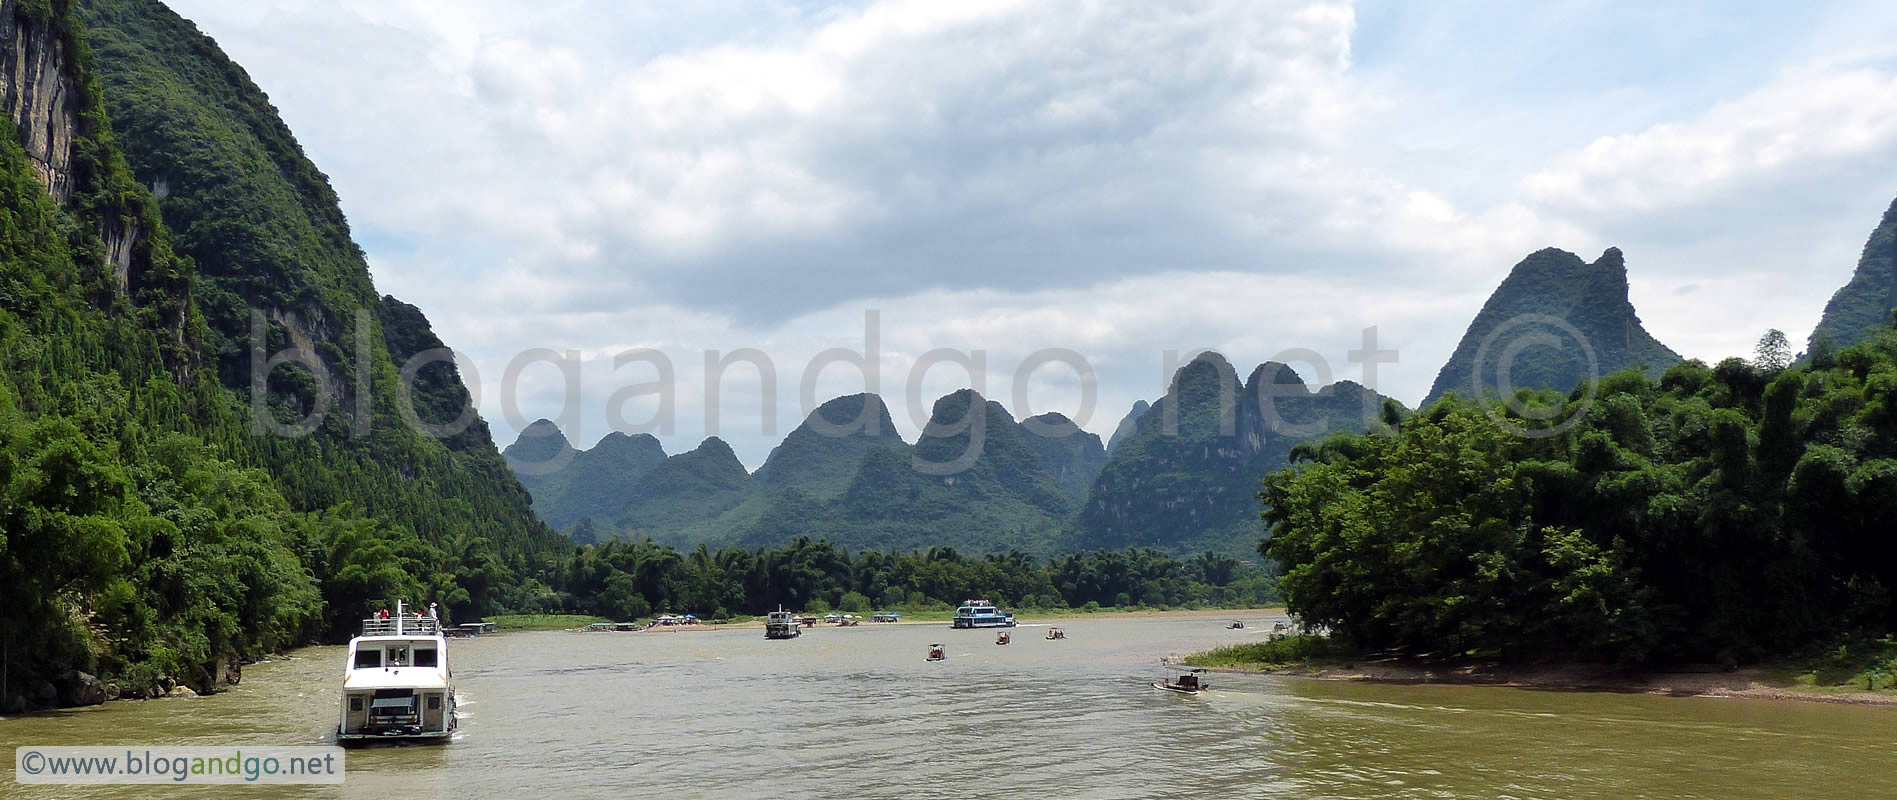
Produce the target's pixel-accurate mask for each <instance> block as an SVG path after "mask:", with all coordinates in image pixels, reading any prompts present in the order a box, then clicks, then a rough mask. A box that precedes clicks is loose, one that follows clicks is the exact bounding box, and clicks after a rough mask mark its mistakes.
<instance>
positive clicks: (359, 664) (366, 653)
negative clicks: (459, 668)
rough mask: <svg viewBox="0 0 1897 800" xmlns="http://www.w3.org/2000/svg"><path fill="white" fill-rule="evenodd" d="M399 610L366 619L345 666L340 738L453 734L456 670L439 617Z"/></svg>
mask: <svg viewBox="0 0 1897 800" xmlns="http://www.w3.org/2000/svg"><path fill="white" fill-rule="evenodd" d="M403 612H404V610H403V608H402V604H401V603H399V602H398V603H396V604H395V615H394V616H392V617H389V618H386V619H385V618H380V617H371V618H369V619H366V620H363V621H362V635H361V636H357V637H356V638H354V639H350V640H349V660H348V662H346V663H345V664H344V669H343V696H342V721H341V722H340V723H339V724H338V725H337V727H336V742H337V743H338V744H359V743H362V742H368V741H416V740H419V741H446V740H447V739H448V737H450V736H452V735H454V728H455V713H454V671H453V670H452V669H450V668H449V666H448V639H447V638H446V637H444V636H443V635H442V631H441V620H438V619H434V618H431V617H422V616H414V617H410V616H406V615H405V614H404V613H403Z"/></svg>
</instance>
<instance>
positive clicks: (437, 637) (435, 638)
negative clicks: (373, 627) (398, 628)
mask: <svg viewBox="0 0 1897 800" xmlns="http://www.w3.org/2000/svg"><path fill="white" fill-rule="evenodd" d="M378 642H438V643H440V645H441V646H442V647H447V646H448V637H446V636H443V635H441V634H439V633H404V634H399V635H398V634H393V633H391V634H387V635H376V636H358V637H356V638H354V639H350V640H349V643H350V644H352V645H353V644H357V643H362V644H375V643H378Z"/></svg>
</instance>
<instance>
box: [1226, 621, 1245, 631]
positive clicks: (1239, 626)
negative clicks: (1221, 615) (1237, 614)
mask: <svg viewBox="0 0 1897 800" xmlns="http://www.w3.org/2000/svg"><path fill="white" fill-rule="evenodd" d="M1225 629H1226V630H1231V631H1242V630H1244V629H1245V623H1244V622H1241V621H1239V620H1232V624H1230V625H1227V626H1225Z"/></svg>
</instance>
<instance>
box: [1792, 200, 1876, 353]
mask: <svg viewBox="0 0 1897 800" xmlns="http://www.w3.org/2000/svg"><path fill="white" fill-rule="evenodd" d="M1894 310H1897V200H1894V201H1892V202H1891V204H1890V208H1887V209H1885V210H1884V217H1883V219H1881V220H1879V221H1878V223H1877V227H1876V228H1874V229H1872V231H1871V236H1870V238H1869V239H1867V240H1865V242H1864V253H1863V255H1862V256H1860V257H1859V258H1858V262H1857V271H1856V272H1853V273H1852V274H1851V281H1850V282H1849V283H1846V284H1845V285H1844V286H1842V287H1840V288H1839V289H1838V291H1837V293H1836V294H1833V295H1832V296H1831V302H1828V303H1826V304H1825V315H1824V317H1823V318H1821V319H1820V320H1819V321H1818V327H1817V328H1816V329H1815V330H1813V331H1812V332H1811V341H1810V342H1809V343H1808V344H1807V348H1806V350H1807V355H1808V356H1809V355H1810V354H1812V353H1818V352H1821V351H1826V350H1829V351H1834V352H1835V351H1836V350H1838V349H1839V348H1843V347H1849V346H1851V345H1854V344H1857V343H1858V342H1861V341H1864V340H1865V339H1867V338H1870V337H1871V336H1873V335H1874V334H1876V332H1877V331H1879V330H1881V329H1883V328H1884V327H1885V326H1887V325H1889V324H1890V321H1891V313H1892V311H1894Z"/></svg>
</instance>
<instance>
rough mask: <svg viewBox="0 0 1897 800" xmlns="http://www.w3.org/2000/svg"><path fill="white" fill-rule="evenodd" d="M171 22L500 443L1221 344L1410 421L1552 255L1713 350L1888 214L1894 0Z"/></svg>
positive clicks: (906, 400) (990, 2) (1805, 331)
mask: <svg viewBox="0 0 1897 800" xmlns="http://www.w3.org/2000/svg"><path fill="white" fill-rule="evenodd" d="M172 6H173V8H175V9H176V10H177V11H178V12H179V13H180V14H182V15H183V16H185V17H186V18H189V19H191V20H193V21H194V22H196V23H197V25H198V26H199V28H200V29H202V30H203V31H204V32H206V33H207V34H209V35H210V36H211V37H212V38H214V39H215V40H217V42H218V43H219V44H220V45H221V46H222V47H223V48H224V50H225V51H226V52H227V53H228V54H229V55H230V56H231V57H232V58H233V59H234V60H236V61H237V62H238V63H239V64H241V65H242V66H243V67H244V68H245V69H246V70H247V71H248V72H249V74H250V76H251V78H252V79H253V80H254V81H255V82H256V83H257V84H258V85H259V86H260V87H262V88H263V90H264V91H265V92H266V93H268V94H269V96H270V98H271V100H272V102H273V103H274V104H275V105H276V106H277V108H278V109H279V111H280V112H281V113H282V115H283V117H284V119H285V121H286V122H287V123H288V124H289V126H290V127H291V129H292V130H293V131H295V133H296V136H297V137H298V140H299V141H300V142H301V143H302V145H303V147H304V149H305V151H306V152H307V153H308V155H309V156H310V158H311V159H312V160H313V161H315V163H316V164H317V166H318V167H320V168H321V169H322V170H324V172H326V173H327V174H328V175H329V177H330V180H331V182H332V183H333V184H334V185H335V188H336V190H337V193H338V194H339V196H340V197H341V199H342V205H343V210H344V212H345V213H346V214H347V215H348V218H349V221H350V224H351V226H352V229H353V231H354V233H355V236H356V239H357V241H358V242H359V243H360V244H361V245H362V247H363V249H364V250H365V251H366V253H367V255H368V260H369V264H370V268H371V271H372V272H373V275H374V278H375V281H376V285H377V287H378V288H379V289H380V290H381V291H383V292H385V293H389V294H393V295H395V296H396V297H399V298H401V299H402V300H405V301H407V302H410V303H413V304H415V305H417V306H419V307H420V308H421V309H422V310H423V311H424V312H425V313H426V314H427V315H428V318H429V319H430V321H431V322H432V323H433V326H434V328H435V331H436V333H437V334H438V335H439V336H440V337H441V338H442V340H443V341H445V342H446V343H448V344H449V345H450V346H451V347H453V348H455V350H456V351H457V358H458V360H459V362H460V365H461V368H462V370H463V375H464V378H466V379H468V381H469V382H470V383H471V384H473V385H474V388H475V389H476V393H477V396H478V397H477V403H478V405H479V407H480V409H481V412H482V416H483V417H484V418H486V419H487V420H488V421H489V423H490V424H491V425H492V426H493V427H494V433H495V437H496V440H497V442H498V443H500V444H502V445H505V444H507V443H509V442H511V441H512V440H513V439H514V437H515V433H516V432H517V431H518V430H519V429H520V428H522V427H524V426H525V425H526V424H527V423H528V422H530V421H532V420H534V419H537V418H541V417H546V418H553V419H556V420H558V421H559V422H560V424H561V426H562V428H563V429H565V430H566V432H567V434H568V437H569V438H570V439H572V440H573V441H574V443H575V444H576V445H578V446H581V447H585V446H588V445H590V444H591V443H592V442H594V441H595V440H597V439H599V438H600V437H602V436H604V435H606V434H607V433H608V432H610V431H612V430H615V429H618V430H625V431H628V432H637V431H649V432H652V433H654V434H655V435H658V436H659V438H660V439H661V440H662V441H663V442H664V444H665V446H666V449H667V451H668V452H673V453H677V452H683V451H685V450H689V449H691V448H693V447H694V446H696V445H697V444H698V442H699V440H701V439H702V438H704V437H705V436H706V435H708V434H716V435H718V436H720V437H721V438H723V439H724V440H726V441H727V442H729V443H730V444H731V446H732V447H733V449H734V450H735V451H736V453H737V455H738V456H739V458H740V459H741V460H742V461H744V462H745V464H746V465H747V466H749V467H751V468H753V469H755V468H756V467H757V466H759V465H760V464H762V463H763V461H764V459H765V457H766V456H767V454H768V453H769V452H770V449H771V447H772V446H773V445H775V444H776V442H777V441H778V440H780V439H781V438H782V437H783V436H784V435H785V434H787V433H788V432H789V431H790V430H791V429H792V428H794V427H795V426H796V425H797V424H798V422H799V421H800V420H801V419H802V417H803V416H804V414H805V412H806V411H807V410H808V409H809V407H810V406H811V404H813V403H816V402H821V401H822V400H825V399H828V398H830V397H834V396H838V395H842V394H849V393H853V392H860V391H863V390H864V389H865V388H874V389H876V390H878V391H880V393H881V394H883V395H884V397H885V398H886V399H887V401H888V404H889V406H890V408H891V410H892V412H893V413H894V415H895V418H896V424H897V427H898V428H899V429H900V430H901V431H902V432H903V434H904V436H905V438H908V439H910V440H912V441H913V439H914V437H915V434H916V432H917V431H918V430H919V429H920V427H921V426H922V424H923V423H924V422H925V421H926V419H927V413H928V407H929V405H930V404H931V403H932V402H933V400H934V399H935V398H936V397H939V396H940V395H942V394H945V393H947V392H949V391H953V390H955V389H958V388H963V387H966V386H970V385H974V386H975V387H976V388H978V389H980V390H981V391H982V392H983V393H984V394H985V395H986V396H988V397H989V398H991V399H995V400H999V401H1000V402H1002V403H1003V404H1004V405H1006V406H1007V407H1008V408H1009V409H1010V410H1011V411H1013V412H1014V413H1015V414H1016V416H1017V417H1025V416H1027V415H1028V414H1031V413H1032V414H1038V413H1044V412H1047V411H1059V412H1062V413H1064V414H1066V415H1068V416H1069V417H1073V418H1075V419H1076V421H1079V422H1080V423H1081V425H1082V426H1083V427H1085V428H1087V429H1088V430H1091V431H1094V432H1096V433H1099V434H1101V435H1102V437H1103V438H1104V437H1105V436H1106V435H1107V434H1109V433H1110V432H1111V431H1112V430H1113V428H1114V427H1115V426H1116V425H1117V424H1118V422H1119V421H1120V419H1121V417H1122V416H1123V415H1124V414H1125V413H1126V411H1127V409H1128V407H1129V406H1131V405H1132V403H1133V402H1134V401H1135V400H1140V399H1145V400H1153V399H1156V398H1157V397H1159V396H1160V395H1161V394H1163V393H1164V391H1165V386H1166V382H1167V380H1168V378H1169V376H1170V373H1171V371H1172V369H1174V368H1176V366H1177V365H1178V364H1180V363H1182V362H1183V361H1184V360H1186V359H1189V358H1190V357H1191V355H1192V354H1193V353H1194V352H1197V351H1199V350H1203V349H1211V350H1217V351H1219V352H1221V353H1223V354H1224V355H1225V356H1226V357H1227V358H1229V359H1230V360H1231V361H1232V362H1233V363H1234V364H1235V365H1236V366H1237V368H1238V371H1239V372H1240V374H1241V376H1243V375H1244V374H1246V373H1248V372H1249V371H1250V370H1251V368H1252V367H1253V366H1254V365H1256V364H1259V363H1261V362H1264V361H1266V360H1279V361H1286V362H1288V363H1290V364H1291V365H1292V366H1293V367H1294V368H1296V369H1297V370H1298V371H1299V372H1300V373H1301V374H1302V375H1303V376H1304V377H1305V379H1306V380H1307V381H1311V382H1313V383H1326V382H1329V381H1333V380H1345V379H1348V380H1356V381H1358V382H1360V383H1367V384H1370V385H1372V388H1375V389H1377V390H1379V391H1381V392H1383V393H1384V394H1387V395H1390V396H1393V397H1396V398H1397V399H1399V400H1402V401H1403V402H1405V403H1408V404H1411V405H1415V404H1416V403H1418V402H1419V401H1421V399H1422V398H1423V396H1424V395H1425V394H1426V393H1427V392H1428V390H1429V386H1430V383H1431V381H1432V380H1433V379H1434V378H1435V374H1436V371H1437V370H1438V368H1440V366H1441V365H1442V363H1443V362H1444V361H1445V360H1447V358H1448V356H1449V354H1450V352H1451V351H1452V350H1453V349H1454V347H1455V345H1456V342H1457V340H1458V338H1459V337H1460V336H1461V333H1462V331H1463V329H1464V327H1465V326H1466V325H1467V324H1468V322H1469V320H1470V319H1472V318H1473V317H1474V315H1475V313H1476V311H1477V310H1478V309H1479V308H1480V307H1481V304H1482V302H1483V300H1484V299H1486V297H1487V296H1488V294H1489V292H1490V291H1492V290H1493V289H1494V287H1495V285H1496V284H1497V283H1499V282H1500V281H1501V279H1502V278H1503V277H1504V276H1505V275H1506V274H1507V272H1508V270H1509V268H1510V267H1511V266H1513V265H1514V264H1515V263H1516V262H1517V261H1519V260H1521V258H1522V257H1524V256H1526V255H1527V254H1528V253H1530V252H1533V251H1535V250H1538V249H1541V248H1543V247H1559V248H1561V249H1564V250H1570V251H1573V252H1575V253H1578V254H1580V255H1581V256H1582V257H1583V258H1584V259H1586V260H1589V261H1591V260H1593V259H1594V258H1595V257H1597V256H1598V255H1599V254H1600V253H1601V251H1602V250H1604V249H1606V248H1607V247H1610V246H1617V247H1620V248H1621V249H1622V250H1623V251H1624V252H1625V254H1626V260H1627V265H1628V270H1629V280H1630V284H1631V289H1632V299H1633V302H1634V305H1635V307H1636V309H1638V311H1639V313H1640V316H1641V319H1642V321H1643V322H1644V324H1645V326H1646V328H1647V329H1648V330H1649V331H1650V332H1651V333H1653V335H1654V336H1655V337H1656V338H1658V339H1659V340H1660V341H1661V342H1663V343H1665V344H1667V345H1668V346H1670V347H1672V348H1673V349H1675V350H1677V351H1679V352H1680V353H1682V354H1683V355H1685V356H1687V357H1692V358H1701V359H1705V360H1707V361H1716V360H1718V359H1720V358H1723V357H1726V356H1730V355H1748V354H1750V352H1751V350H1752V346H1753V344H1754V343H1755V342H1756V341H1757V340H1758V339H1759V336H1760V335H1761V334H1762V333H1763V332H1764V331H1765V330H1766V329H1768V328H1778V329H1781V330H1783V331H1785V332H1786V333H1787V334H1788V335H1789V336H1790V337H1791V339H1792V340H1793V342H1795V343H1799V344H1802V343H1803V342H1804V341H1805V339H1806V337H1807V336H1808V335H1809V334H1810V332H1811V329H1812V327H1813V326H1814V325H1815V324H1816V323H1817V321H1818V318H1819V316H1820V314H1821V313H1822V311H1823V308H1824V304H1825V301H1826V300H1827V299H1829V297H1830V296H1831V294H1832V293H1833V292H1834V291H1836V290H1837V289H1838V287H1840V286H1842V285H1843V284H1844V283H1845V281H1846V280H1848V278H1849V277H1850V274H1851V271H1852V269H1853V268H1854V266H1855V264H1856V261H1857V256H1858V253H1859V251H1860V250H1861V249H1862V247H1863V244H1864V240H1865V237H1866V236H1867V235H1868V234H1869V232H1870V230H1871V228H1872V227H1874V226H1875V225H1876V223H1877V221H1878V218H1879V217H1880V215H1881V214H1882V212H1883V211H1884V209H1885V208H1886V206H1888V205H1889V204H1890V202H1891V199H1892V197H1893V196H1897V170H1894V169H1893V166H1897V41H1892V40H1891V39H1890V37H1888V36H1887V35H1883V34H1884V33H1885V32H1888V31H1890V30H1894V29H1897V4H1891V3H1884V2H1818V3H1811V4H1788V3H1667V2H1659V3H1654V2H1643V3H1601V2H1563V1H1562V0H1551V1H1550V2H1544V3H1536V4H1519V3H1474V2H1455V1H1453V0H1450V1H1448V2H1438V3H1400V2H1383V1H1382V0H1374V1H1372V2H1363V3H1350V2H1339V1H1337V0H1323V1H1312V2H1305V1H1304V0H1236V1H1235V2H1220V1H1218V0H1208V1H1207V2H1190V3H1145V2H1126V3H1112V2H1079V1H1069V0H1049V1H1045V2H1025V1H1022V2H1015V1H1013V0H968V1H966V2H956V3H945V2H932V1H931V2H912V1H911V0H882V1H881V2H856V3H844V4H836V5H829V4H817V3H771V4H766V3H755V4H753V3H732V2H720V1H719V0H711V1H710V2H699V3H672V2H635V1H632V0H627V1H625V2H620V1H618V0H605V1H603V2H579V1H577V0H563V1H559V2H549V3H538V4H522V3H514V2H490V1H488V0H469V1H468V2H456V3H445V2H404V1H401V0H373V1H371V2H362V1H359V0H340V1H332V0H323V2H295V1H291V2H279V3H256V2H252V0H173V2H172ZM1369 328H1374V334H1369V335H1371V336H1373V338H1374V341H1375V344H1374V345H1371V346H1368V347H1367V346H1366V345H1365V338H1366V335H1367V334H1366V329H1369ZM872 345H873V347H872ZM1366 350H1379V351H1390V352H1389V353H1388V354H1387V355H1386V356H1382V357H1380V361H1383V362H1389V363H1378V364H1376V367H1375V374H1374V377H1370V376H1368V375H1366V373H1365V371H1364V370H1365V364H1363V363H1362V362H1363V361H1364V359H1362V358H1358V359H1357V360H1356V361H1354V362H1353V360H1352V357H1351V355H1350V353H1351V352H1352V351H1366ZM825 353H827V354H828V355H821V354H825ZM536 357H539V358H538V360H536ZM1391 359H1393V361H1391ZM727 360H729V362H730V363H729V365H728V366H726V367H724V368H723V369H722V370H717V371H714V370H711V369H708V367H707V364H708V363H720V362H725V361H727ZM556 361H565V362H566V364H567V366H565V367H562V366H561V365H559V364H557V363H554V362H556ZM510 365H511V366H510ZM760 365H765V366H768V369H766V368H764V366H760ZM813 365H814V366H817V367H820V368H821V369H819V370H817V371H815V375H814V377H810V376H809V375H808V374H807V373H808V372H809V369H808V368H809V367H811V366H813ZM864 365H867V366H868V367H869V368H868V369H864V368H862V367H863V366H864ZM924 368H926V369H924ZM667 372H669V375H668V374H665V373H667ZM866 372H870V373H874V375H873V376H869V377H866V375H865V373H866ZM710 374H717V375H720V376H721V379H720V380H719V381H718V382H717V384H716V386H717V387H718V388H717V389H716V390H713V389H712V388H711V385H712V384H711V382H709V381H707V376H708V375H710ZM871 378H873V380H872V379H871ZM661 382H663V383H664V385H665V386H669V387H671V388H670V389H669V390H660V389H655V388H653V387H654V386H656V385H659V384H660V383H661ZM765 398H769V401H768V402H766V400H765Z"/></svg>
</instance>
